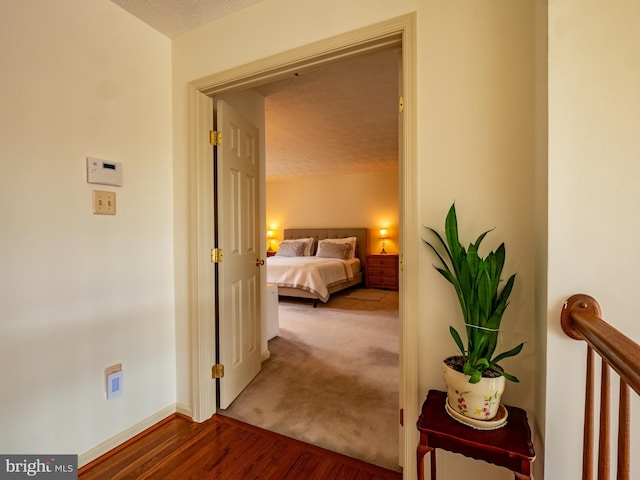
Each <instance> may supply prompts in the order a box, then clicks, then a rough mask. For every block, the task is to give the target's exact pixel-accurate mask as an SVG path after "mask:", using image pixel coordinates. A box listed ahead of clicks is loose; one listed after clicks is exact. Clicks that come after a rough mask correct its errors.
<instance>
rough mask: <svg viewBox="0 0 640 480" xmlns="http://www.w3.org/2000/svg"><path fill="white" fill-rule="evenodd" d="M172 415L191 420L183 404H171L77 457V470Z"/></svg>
mask: <svg viewBox="0 0 640 480" xmlns="http://www.w3.org/2000/svg"><path fill="white" fill-rule="evenodd" d="M174 413H181V414H183V415H186V416H188V417H189V418H191V408H190V407H188V406H186V405H183V404H173V405H169V406H168V407H165V408H163V409H162V410H160V411H159V412H156V413H154V414H153V415H151V416H150V417H147V418H145V419H144V420H142V421H140V422H138V423H136V424H135V425H133V426H131V427H129V428H127V429H126V430H124V431H122V432H120V433H118V434H117V435H114V436H113V437H111V438H109V439H107V440H105V441H104V442H102V443H101V444H99V445H97V446H95V447H94V448H92V449H91V450H89V451H87V452H85V453H82V454H80V455H78V468H80V467H83V466H84V465H86V464H87V463H89V462H93V461H94V460H95V459H96V458H98V457H100V456H102V455H104V454H105V453H107V452H108V451H109V450H113V449H114V448H116V447H117V446H119V445H122V444H123V443H124V442H126V441H127V440H130V439H132V438H133V437H135V436H136V435H138V434H139V433H140V432H144V431H145V430H146V429H147V428H150V427H152V426H154V425H155V424H156V423H158V422H160V421H162V420H164V419H165V418H167V417H168V416H170V415H173V414H174Z"/></svg>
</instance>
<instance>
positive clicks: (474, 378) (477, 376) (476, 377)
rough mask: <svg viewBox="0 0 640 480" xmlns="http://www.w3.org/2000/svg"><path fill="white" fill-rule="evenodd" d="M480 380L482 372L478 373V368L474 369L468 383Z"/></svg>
mask: <svg viewBox="0 0 640 480" xmlns="http://www.w3.org/2000/svg"><path fill="white" fill-rule="evenodd" d="M480 380H482V373H480V372H479V371H478V370H475V371H474V372H473V373H472V374H471V378H469V383H478V382H479V381H480Z"/></svg>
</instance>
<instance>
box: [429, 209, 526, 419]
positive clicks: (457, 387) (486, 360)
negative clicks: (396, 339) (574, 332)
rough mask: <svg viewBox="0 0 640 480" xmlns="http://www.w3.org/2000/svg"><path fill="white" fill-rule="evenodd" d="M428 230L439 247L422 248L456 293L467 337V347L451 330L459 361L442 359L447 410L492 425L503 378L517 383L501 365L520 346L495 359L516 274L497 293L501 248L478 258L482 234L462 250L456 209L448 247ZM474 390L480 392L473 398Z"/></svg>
mask: <svg viewBox="0 0 640 480" xmlns="http://www.w3.org/2000/svg"><path fill="white" fill-rule="evenodd" d="M427 229H428V230H429V231H430V232H432V233H433V234H434V235H435V238H436V239H437V242H436V245H435V246H434V244H432V243H431V242H429V241H427V240H424V242H425V243H426V244H427V245H428V246H429V247H431V249H432V250H433V251H434V252H435V254H436V255H437V256H438V259H439V260H440V262H441V265H440V266H435V268H436V270H437V271H438V272H440V274H441V275H442V276H443V277H444V278H445V279H446V280H447V281H448V282H449V283H451V284H452V285H453V287H454V289H455V291H456V295H457V297H458V301H459V303H460V308H461V310H462V317H463V320H464V327H465V330H466V336H467V343H466V346H465V344H464V343H463V341H462V337H461V336H460V334H459V333H458V330H456V329H455V328H454V327H453V326H451V327H449V331H450V333H451V336H452V337H453V340H454V341H455V343H456V345H457V347H458V349H459V350H460V355H459V356H454V357H449V358H447V359H445V364H444V365H443V372H444V377H445V383H446V385H447V396H448V404H449V405H448V406H449V408H451V409H453V410H455V412H456V413H458V414H462V415H464V416H465V417H469V418H473V419H478V420H491V419H493V418H494V417H495V416H496V414H497V413H498V408H499V404H500V397H501V396H502V393H503V391H504V384H505V381H504V380H505V378H506V379H508V380H511V381H513V382H518V381H519V380H518V379H517V378H516V377H515V376H513V375H511V374H509V373H507V372H505V371H504V370H503V369H502V368H501V367H500V366H499V362H500V361H502V360H504V359H505V358H508V357H512V356H514V355H517V354H519V353H520V351H521V350H522V347H523V345H524V344H523V343H521V344H520V345H518V346H516V347H514V348H512V349H511V350H508V351H506V352H503V353H500V354H499V355H495V356H494V353H495V350H496V347H497V343H498V334H499V332H500V323H501V321H502V315H503V313H504V311H505V309H506V308H507V305H508V304H509V295H511V290H512V289H513V284H514V282H515V279H516V274H515V273H514V274H513V275H511V276H510V277H509V278H508V280H507V281H506V283H504V285H503V286H502V288H500V287H501V283H502V282H501V278H500V276H501V275H502V268H503V266H504V261H505V246H504V243H502V244H500V246H499V247H498V248H497V249H496V250H495V251H491V252H489V254H488V255H486V256H485V257H481V256H480V254H479V249H480V245H481V243H482V241H483V240H484V238H485V236H486V235H487V234H488V233H489V232H490V231H491V230H488V231H486V232H484V233H482V234H481V235H480V236H479V237H478V238H477V239H476V241H475V243H471V244H469V247H468V248H467V249H465V247H464V246H463V245H462V244H461V243H460V240H459V238H458V220H457V216H456V209H455V203H454V204H453V205H451V208H450V209H449V212H448V214H447V218H446V220H445V238H446V241H445V240H444V239H443V238H442V236H441V235H440V234H439V233H438V232H437V231H436V230H434V229H433V228H429V227H427ZM475 390H479V391H478V392H477V393H475Z"/></svg>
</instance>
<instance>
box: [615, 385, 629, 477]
mask: <svg viewBox="0 0 640 480" xmlns="http://www.w3.org/2000/svg"><path fill="white" fill-rule="evenodd" d="M629 408H630V407H629V385H627V384H626V383H625V382H624V381H623V380H620V412H619V418H618V475H617V477H616V478H617V480H629V475H630V469H629V458H630V456H631V455H630V453H631V452H630V450H629V448H630V441H629V437H630V435H631V426H630V423H631V414H630V410H629Z"/></svg>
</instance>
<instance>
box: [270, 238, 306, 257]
mask: <svg viewBox="0 0 640 480" xmlns="http://www.w3.org/2000/svg"><path fill="white" fill-rule="evenodd" d="M304 247H305V243H304V242H282V243H280V247H279V248H278V251H277V252H276V256H278V257H301V256H302V255H303V253H304Z"/></svg>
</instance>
